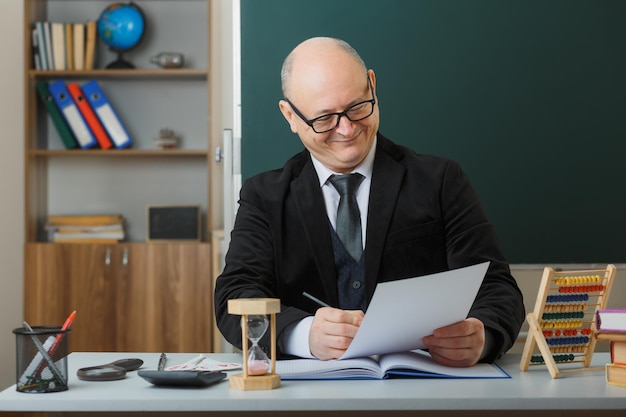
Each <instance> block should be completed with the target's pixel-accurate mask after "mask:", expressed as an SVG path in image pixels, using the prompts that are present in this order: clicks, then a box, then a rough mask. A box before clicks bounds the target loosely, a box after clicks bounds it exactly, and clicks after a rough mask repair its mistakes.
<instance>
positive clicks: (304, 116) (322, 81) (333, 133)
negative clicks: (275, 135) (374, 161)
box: [279, 38, 379, 173]
mask: <svg viewBox="0 0 626 417" xmlns="http://www.w3.org/2000/svg"><path fill="white" fill-rule="evenodd" d="M281 80H282V88H283V95H284V97H285V100H281V101H280V102H279V107H280V111H281V112H282V114H283V116H284V117H285V119H286V120H287V122H288V123H289V126H290V127H291V131H292V132H294V133H296V134H298V136H299V137H300V140H302V143H303V144H304V146H305V147H306V148H307V149H308V150H309V152H311V154H313V156H315V158H317V159H318V160H319V161H320V162H322V163H323V164H324V165H326V166H327V167H328V168H330V169H331V170H333V171H335V172H340V173H342V172H350V171H352V170H353V169H354V167H356V166H357V165H358V164H359V163H360V162H361V161H363V159H364V158H365V157H366V156H367V154H368V152H369V151H370V149H371V147H372V144H373V143H374V137H375V136H376V132H377V131H378V123H379V118H378V100H377V98H376V93H375V91H376V77H375V75H374V72H373V71H371V70H370V71H368V70H367V68H366V67H365V64H364V63H363V60H362V59H361V58H360V57H359V55H358V53H357V52H356V51H355V50H354V49H353V48H352V47H351V46H350V45H348V44H347V43H345V42H344V41H341V40H338V39H333V38H311V39H308V40H306V41H304V42H302V43H301V44H299V45H298V46H296V48H295V49H294V50H293V51H292V52H291V53H290V54H289V55H288V56H287V58H286V59H285V62H284V63H283V69H282V72H281ZM343 112H346V113H345V114H343ZM370 112H371V113H370ZM331 113H342V115H341V116H340V118H339V124H338V125H337V126H336V127H334V125H335V123H336V120H337V116H336V115H335V116H330V117H322V116H326V115H328V114H331ZM350 119H351V120H356V121H351V120H350ZM357 119H361V120H357ZM307 122H308V123H307ZM328 129H330V130H328ZM325 130H328V131H326V132H324V131H325ZM316 131H317V132H323V133H317V132H316Z"/></svg>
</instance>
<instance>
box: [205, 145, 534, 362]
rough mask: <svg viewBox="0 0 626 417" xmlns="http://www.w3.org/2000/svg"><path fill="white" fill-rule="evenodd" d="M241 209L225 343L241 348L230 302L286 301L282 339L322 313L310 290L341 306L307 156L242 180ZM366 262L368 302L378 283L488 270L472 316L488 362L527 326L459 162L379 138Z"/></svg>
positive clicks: (222, 296)
mask: <svg viewBox="0 0 626 417" xmlns="http://www.w3.org/2000/svg"><path fill="white" fill-rule="evenodd" d="M239 203H240V206H239V210H238V212H237V216H236V220H235V225H234V229H233V231H232V234H231V242H230V248H229V250H228V253H227V255H226V266H225V268H224V271H223V272H222V274H221V275H220V277H219V278H218V280H217V284H216V289H215V309H216V318H217V323H218V326H219V329H220V331H221V332H222V334H223V335H224V337H225V338H226V340H227V341H228V342H230V343H232V344H233V345H235V346H238V347H241V328H240V318H239V317H238V316H233V315H229V314H228V312H227V301H228V299H231V298H242V297H243V298H248V297H270V298H279V299H280V300H281V313H280V314H278V315H277V320H276V321H277V332H278V335H279V339H280V335H281V333H282V331H283V330H284V329H285V327H287V326H289V325H290V324H292V323H294V322H296V321H299V320H301V319H302V318H304V317H306V316H309V315H312V314H314V313H315V310H316V309H317V308H319V306H318V305H317V304H315V303H314V302H312V301H310V300H309V299H307V298H305V297H304V296H302V292H303V291H306V292H308V293H310V294H313V295H314V296H316V297H318V298H320V299H322V300H324V301H326V302H327V303H328V304H330V305H338V299H337V297H338V294H337V284H336V273H335V265H334V259H333V249H332V246H331V237H330V223H329V221H328V217H327V215H326V209H325V203H324V198H323V195H322V191H321V189H320V186H319V180H318V178H317V174H316V171H315V168H314V167H313V163H312V162H311V157H310V154H309V152H308V151H306V150H305V151H303V152H301V153H299V154H297V155H295V156H294V157H293V158H291V159H290V160H288V161H287V163H286V164H285V165H284V166H283V168H281V169H278V170H275V171H269V172H265V173H262V174H259V175H257V176H254V177H252V178H250V179H248V180H247V181H245V183H244V184H243V187H242V189H241V193H240V201H239ZM364 256H365V290H366V294H367V300H368V302H369V300H371V297H372V294H373V292H374V289H375V287H376V283H378V282H385V281H393V280H398V279H403V278H410V277H415V276H421V275H426V274H430V273H435V272H441V271H446V270H450V269H455V268H459V267H463V266H469V265H473V264H476V263H480V262H483V261H491V265H490V267H489V270H488V272H487V275H486V277H485V279H484V281H483V283H482V285H481V288H480V290H479V293H478V296H477V297H476V300H475V302H474V304H473V306H472V309H471V311H470V313H469V316H470V317H476V318H478V319H480V320H481V321H482V322H483V323H484V324H485V327H486V329H487V330H488V332H489V335H490V337H492V338H493V339H494V346H493V349H492V352H489V355H488V356H487V357H486V358H485V360H487V361H492V360H494V359H495V358H497V357H498V356H500V355H501V354H503V353H504V352H506V350H508V349H509V348H510V347H511V346H512V344H513V342H514V340H515V338H516V337H517V334H518V332H519V329H520V327H521V324H522V322H523V320H524V306H523V302H522V295H521V292H520V291H519V288H518V287H517V284H516V282H515V280H514V278H513V277H512V276H511V273H510V270H509V267H508V265H507V263H506V261H505V258H504V256H503V254H502V253H501V251H500V249H499V245H498V241H497V238H496V234H495V231H494V228H493V226H492V225H491V224H490V223H489V222H488V221H487V218H486V216H485V214H484V212H483V209H482V207H481V205H480V203H479V201H478V199H477V196H476V194H475V192H474V190H473V189H472V187H471V185H470V183H469V181H468V179H467V178H466V176H465V175H464V174H463V172H462V170H461V169H460V167H459V166H458V165H457V164H456V163H454V162H452V161H450V160H446V159H442V158H438V157H433V156H428V155H418V154H416V153H414V152H413V151H411V150H409V149H407V148H405V147H402V146H399V145H396V144H394V143H393V142H391V141H390V140H388V139H386V138H385V137H383V136H382V135H381V134H380V133H379V134H378V141H377V147H376V156H375V160H374V166H373V173H372V182H371V189H370V198H369V214H368V219H367V236H366V245H365V252H364ZM450 291H454V288H451V289H450ZM442 308H445V305H444V306H442ZM416 319H423V318H416ZM398 325H402V324H401V321H399V322H398ZM268 333H269V331H268ZM262 346H264V347H265V348H267V346H268V335H267V334H266V336H265V337H264V339H263V341H262ZM279 347H280V346H279ZM266 351H269V350H266ZM279 353H280V349H279Z"/></svg>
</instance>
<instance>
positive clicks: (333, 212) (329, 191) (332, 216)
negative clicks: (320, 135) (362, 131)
mask: <svg viewBox="0 0 626 417" xmlns="http://www.w3.org/2000/svg"><path fill="white" fill-rule="evenodd" d="M375 154H376V138H374V144H373V145H372V149H370V151H369V153H368V154H367V156H366V157H365V159H364V160H363V162H361V163H360V164H359V165H358V166H357V167H356V168H355V169H354V171H352V173H355V172H358V173H359V174H361V175H363V181H361V184H360V185H359V188H358V189H357V190H356V200H357V204H358V205H359V212H360V213H361V233H362V234H363V236H362V239H361V241H362V242H363V249H365V236H366V235H367V233H366V231H367V212H368V207H369V195H370V185H371V184H372V170H373V167H374V155H375ZM311 160H312V162H313V167H314V168H315V171H316V172H317V176H318V178H319V181H320V187H321V189H322V193H323V194H324V201H325V203H326V213H327V214H328V219H329V220H330V224H331V225H332V227H333V228H334V229H336V226H337V207H338V206H339V197H340V196H339V192H338V191H337V190H336V189H335V187H333V185H332V184H331V183H330V181H328V178H330V176H331V175H340V174H338V173H337V172H333V171H332V170H330V169H328V168H327V167H326V166H325V165H324V164H322V163H321V162H320V161H318V160H317V159H315V157H314V156H313V155H311ZM323 301H324V300H323ZM312 323H313V316H309V317H306V318H304V319H302V320H300V321H299V322H298V323H295V324H293V325H291V326H289V327H288V328H286V329H285V331H284V334H283V337H282V343H281V345H282V346H281V347H282V350H283V352H285V353H288V354H290V355H295V356H299V357H302V358H313V355H312V354H311V351H310V350H309V332H310V331H311V324H312ZM279 343H280V341H279Z"/></svg>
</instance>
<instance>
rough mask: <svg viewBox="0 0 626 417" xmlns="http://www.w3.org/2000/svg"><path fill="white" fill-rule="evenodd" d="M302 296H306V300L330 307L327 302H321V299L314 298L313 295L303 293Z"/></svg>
mask: <svg viewBox="0 0 626 417" xmlns="http://www.w3.org/2000/svg"><path fill="white" fill-rule="evenodd" d="M302 295H304V296H305V297H306V298H308V299H310V300H313V301H315V302H316V303H317V304H319V305H321V306H322V307H330V305H328V304H326V303H325V302H323V301H322V300H320V299H319V298H316V297H313V296H312V295H311V294H309V293H308V292H306V291H305V292H303V293H302Z"/></svg>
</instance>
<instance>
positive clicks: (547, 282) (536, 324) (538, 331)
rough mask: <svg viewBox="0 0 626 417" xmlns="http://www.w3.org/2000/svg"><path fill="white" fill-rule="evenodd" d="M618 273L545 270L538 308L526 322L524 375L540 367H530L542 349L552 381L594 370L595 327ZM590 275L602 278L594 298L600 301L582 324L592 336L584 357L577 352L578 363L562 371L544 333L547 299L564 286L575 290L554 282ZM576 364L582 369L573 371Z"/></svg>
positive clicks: (610, 270)
mask: <svg viewBox="0 0 626 417" xmlns="http://www.w3.org/2000/svg"><path fill="white" fill-rule="evenodd" d="M616 271H617V268H616V267H615V265H612V264H609V265H607V267H606V268H605V269H588V270H577V271H576V270H573V271H556V270H555V269H553V268H551V267H545V268H544V270H543V276H542V278H541V284H540V286H539V292H538V293H537V300H536V302H535V308H534V310H533V311H532V312H530V313H528V314H527V315H526V322H527V323H528V336H527V338H526V343H525V344H524V350H523V352H522V359H521V361H520V369H521V370H522V371H527V370H528V368H529V366H530V365H541V364H531V358H532V355H533V353H535V352H536V348H538V349H539V352H540V353H541V355H542V357H543V360H544V363H545V365H546V367H547V368H548V371H549V372H550V376H551V377H552V378H558V377H559V375H560V374H561V372H575V371H583V370H591V369H592V368H590V367H589V365H590V363H591V358H592V356H593V352H594V350H595V347H596V342H597V338H596V337H595V333H596V331H597V330H596V323H595V317H596V312H597V311H598V310H599V309H603V308H606V304H607V301H608V299H609V295H610V293H611V287H612V285H613V279H614V278H615V273H616ZM590 275H593V276H598V275H602V278H601V280H602V281H601V282H602V284H601V285H602V287H601V290H600V291H594V295H593V297H595V298H597V300H596V301H597V302H596V303H593V304H588V305H587V307H586V310H585V314H584V315H585V316H587V317H589V318H588V319H586V320H585V321H583V323H589V327H588V328H589V329H590V330H591V332H590V335H589V341H588V342H587V343H586V344H585V347H584V348H583V351H582V353H580V352H578V353H579V355H578V356H579V359H578V360H576V361H571V362H568V365H570V366H568V368H567V369H559V366H558V365H557V362H556V361H555V359H554V356H553V355H554V354H556V353H555V352H553V350H552V349H551V348H550V345H549V344H548V342H547V340H546V338H545V336H544V333H543V331H544V330H545V329H544V328H543V327H542V325H541V323H542V321H541V320H542V318H543V314H544V312H545V309H546V302H547V297H548V295H550V291H555V290H558V288H560V287H562V286H570V287H571V286H572V285H570V284H569V283H560V284H557V283H556V282H555V280H556V279H558V278H567V277H572V278H578V277H586V276H590ZM583 281H584V279H583ZM575 284H576V283H574V285H575ZM573 363H581V364H582V367H578V368H572V367H571V364H573ZM561 368H563V367H561Z"/></svg>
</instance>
